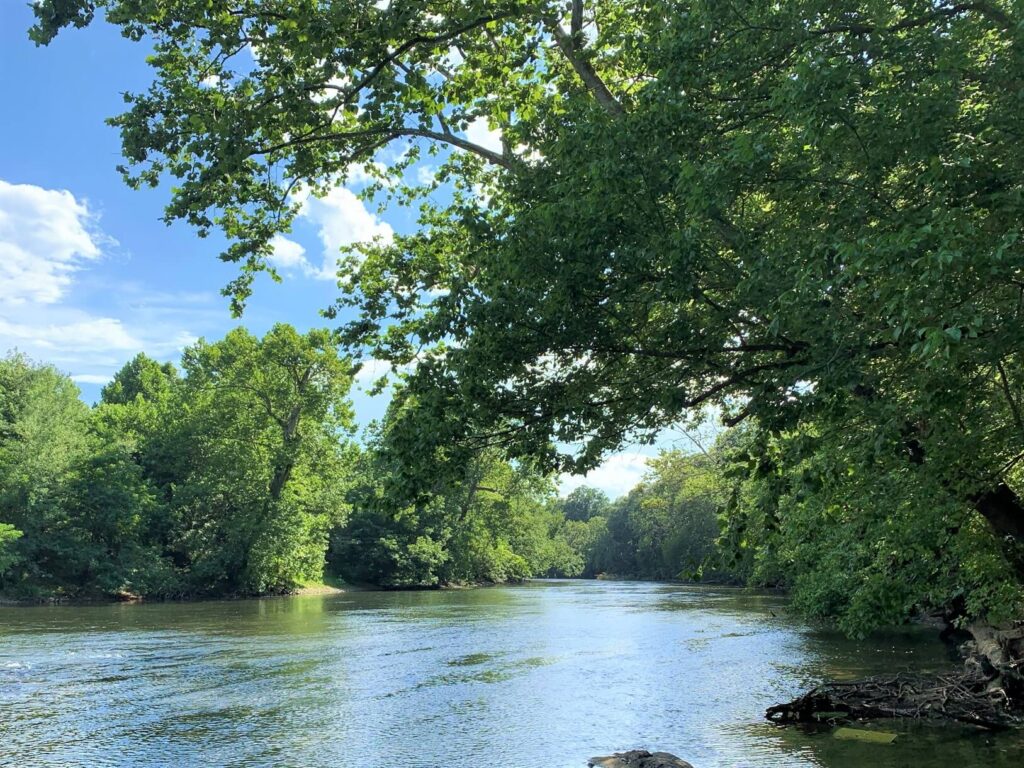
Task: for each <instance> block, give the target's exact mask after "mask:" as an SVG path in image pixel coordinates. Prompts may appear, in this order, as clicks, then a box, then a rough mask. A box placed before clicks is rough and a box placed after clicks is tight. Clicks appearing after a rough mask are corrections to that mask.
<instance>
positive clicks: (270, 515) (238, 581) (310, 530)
mask: <svg viewBox="0 0 1024 768" xmlns="http://www.w3.org/2000/svg"><path fill="white" fill-rule="evenodd" d="M182 366H183V369H184V372H185V377H184V380H183V382H182V386H181V387H180V390H179V398H180V399H179V400H178V401H177V402H176V403H175V406H176V408H177V409H178V410H179V412H180V413H181V414H183V415H182V423H181V425H180V426H179V428H178V429H179V432H178V435H179V437H178V439H179V440H180V441H182V444H181V445H180V449H181V451H183V453H184V457H185V459H186V463H185V464H184V466H183V467H182V477H181V478H180V479H179V480H178V485H177V487H176V488H175V489H174V493H173V499H172V505H173V509H174V513H175V515H176V517H177V518H178V523H177V526H178V528H177V536H178V541H177V543H176V547H175V548H176V549H177V550H178V552H179V556H180V557H181V558H183V560H185V561H187V563H188V564H189V569H190V579H191V580H192V582H193V584H194V587H195V588H196V589H199V590H201V591H206V592H223V591H237V592H245V593H264V592H272V591H281V590H287V589H289V588H292V587H294V586H295V585H296V584H297V583H299V582H301V581H304V580H310V579H317V578H319V577H320V576H321V575H322V573H323V567H324V553H325V551H326V547H327V535H328V531H329V529H330V527H331V526H332V525H333V524H336V523H338V522H340V520H341V518H342V517H343V515H344V510H345V508H344V505H343V501H342V494H343V491H344V484H343V480H344V465H345V460H344V458H345V456H344V453H345V451H344V446H343V443H342V438H343V437H344V434H345V433H346V432H347V431H349V430H350V429H351V426H352V413H351V407H350V404H349V402H348V400H347V393H348V389H349V386H350V383H351V377H350V376H349V373H348V371H349V366H348V364H347V363H346V362H345V361H344V360H342V359H341V358H339V357H338V354H337V349H336V347H335V345H334V342H333V341H332V337H331V334H329V333H327V332H326V331H318V330H314V331H310V332H309V333H307V334H304V335H303V334H299V333H298V332H296V331H295V329H294V328H292V327H291V326H287V325H275V326H274V327H273V328H272V329H271V330H270V331H269V332H268V333H267V334H266V335H265V336H264V337H263V338H262V339H259V338H256V337H255V336H253V335H251V334H250V333H248V332H247V331H245V330H244V329H241V328H239V329H236V330H234V331H231V332H230V333H229V334H228V335H227V336H226V337H225V338H224V339H223V340H221V341H218V342H214V343H208V342H205V341H200V342H198V343H197V344H195V345H194V346H192V347H190V348H188V349H187V350H186V351H185V354H184V357H183V362H182Z"/></svg>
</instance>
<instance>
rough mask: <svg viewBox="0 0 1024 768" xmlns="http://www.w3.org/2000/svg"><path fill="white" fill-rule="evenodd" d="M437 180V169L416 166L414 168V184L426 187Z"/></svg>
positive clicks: (428, 166)
mask: <svg viewBox="0 0 1024 768" xmlns="http://www.w3.org/2000/svg"><path fill="white" fill-rule="evenodd" d="M436 178H437V168H435V167H434V166H432V165H425V164H424V165H417V166H416V182H417V183H418V184H422V185H423V186H427V185H428V184H433V183H434V181H435V180H436Z"/></svg>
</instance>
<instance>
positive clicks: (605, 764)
mask: <svg viewBox="0 0 1024 768" xmlns="http://www.w3.org/2000/svg"><path fill="white" fill-rule="evenodd" d="M587 765H589V766H590V767H591V768H693V766H692V765H690V764H689V763H688V762H686V761H685V760H683V759H681V758H678V757H676V756H675V755H670V754H669V753H668V752H648V751H647V750H646V749H631V750H630V751H629V752H616V753H615V754H614V755H609V756H608V757H592V758H590V760H589V761H588V762H587Z"/></svg>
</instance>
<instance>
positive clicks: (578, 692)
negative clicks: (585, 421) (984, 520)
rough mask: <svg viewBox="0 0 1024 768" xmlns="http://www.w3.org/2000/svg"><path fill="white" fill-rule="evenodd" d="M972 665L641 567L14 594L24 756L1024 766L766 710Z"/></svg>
mask: <svg viewBox="0 0 1024 768" xmlns="http://www.w3.org/2000/svg"><path fill="white" fill-rule="evenodd" d="M950 663H951V662H950V660H949V659H948V657H947V653H946V650H945V649H944V647H943V646H942V645H940V644H939V643H938V642H937V641H936V640H935V639H934V638H933V633H932V634H929V633H927V632H925V631H923V630H922V631H916V632H915V631H907V632H902V633H898V634H893V635H890V636H887V637H884V638H875V639H874V640H872V641H870V642H865V643H854V642H851V641H848V640H844V639H843V638H841V637H837V636H835V635H832V634H824V633H821V632H815V631H811V630H809V629H808V628H807V627H806V626H804V625H803V624H801V623H800V622H798V621H796V620H794V619H792V618H788V617H786V615H785V613H784V602H783V601H782V600H781V599H780V598H777V597H771V596H759V595H751V594H748V593H744V592H740V591H733V590H727V589H714V588H701V587H682V586H668V585H661V584H651V583H636V582H632V583H627V582H536V583H530V584H527V585H524V586H518V587H502V588H492V589H478V590H466V591H451V592H406V593H384V592H353V593H347V594H343V595H335V596H326V597H323V596H318V597H292V598H278V599H270V600H255V601H237V602H209V603H187V604H183V603H170V604H143V605H103V606H85V607H66V606H53V607H39V608H15V607H7V608H0V765H8V764H10V765H17V766H20V767H22V768H28V767H29V766H57V765H60V766H109V765H126V766H127V765H131V766H193V765H194V766H207V765H223V766H325V767H326V766H331V767H332V768H333V767H336V766H346V767H348V766H359V767H360V768H378V767H380V768H384V767H385V766H387V767H389V768H390V767H392V766H402V767H403V768H435V767H437V768H441V767H442V766H443V767H444V768H471V767H472V768H480V767H481V766H493V767H494V768H563V767H565V768H569V767H570V766H575V767H576V768H581V767H582V766H584V765H585V764H586V758H587V757H588V756H590V755H595V754H606V753H608V752H611V751H615V750H619V749H627V748H634V747H647V748H650V749H664V750H668V751H671V752H675V753H676V754H678V755H680V756H682V757H685V758H686V759H688V760H690V761H691V762H693V763H694V765H695V766H697V768H716V767H724V766H758V767H759V768H760V767H762V766H780V767H781V766H827V767H828V768H853V767H854V766H869V765H870V766H881V767H883V768H888V767H892V768H895V767H896V766H899V767H900V768H915V767H916V766H922V767H923V766H935V765H948V764H952V765H956V766H957V768H974V767H975V766H995V767H996V768H1000V767H1002V766H1015V768H1019V767H1020V766H1021V765H1024V738H1022V737H1021V736H1019V735H1001V736H991V735H985V734H978V733H972V732H969V731H965V730H961V729H958V728H951V727H941V728H935V727H932V728H921V727H917V728H910V729H906V728H903V729H900V730H901V736H900V739H899V741H898V742H897V743H896V744H894V745H888V746H886V745H876V744H860V743H856V742H848V741H839V740H836V739H835V738H833V737H832V735H831V734H830V733H829V732H828V730H823V731H820V732H816V733H814V732H806V731H798V730H792V729H781V728H777V727H775V726H772V725H770V724H768V723H766V722H764V721H763V720H762V716H763V712H764V709H765V707H767V706H769V705H770V704H773V703H777V702H779V701H781V700H785V699H788V698H792V697H793V696H794V695H795V694H797V693H799V692H801V691H802V690H803V689H804V688H806V687H807V686H809V685H811V684H812V683H814V682H815V681H817V680H820V679H823V678H844V677H854V676H859V675H863V674H867V673H872V672H878V671H891V670H897V669H934V668H941V667H944V666H947V665H949V664H950ZM885 727H887V728H892V727H893V726H892V725H891V724H886V726H885Z"/></svg>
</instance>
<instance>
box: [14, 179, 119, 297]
mask: <svg viewBox="0 0 1024 768" xmlns="http://www.w3.org/2000/svg"><path fill="white" fill-rule="evenodd" d="M103 241H104V238H103V236H102V235H100V234H99V233H98V232H97V231H96V229H95V227H94V217H93V216H92V214H90V212H89V209H88V207H87V206H86V204H85V203H84V202H80V201H78V200H76V199H75V196H74V195H72V194H71V193H70V192H68V191H67V190H57V189H43V188H42V187H37V186H34V185H32V184H10V183H8V182H6V181H3V180H2V179H0V304H24V303H27V302H34V303H40V304H53V303H55V302H57V301H59V300H60V299H61V297H62V296H64V294H65V292H66V291H67V289H68V286H69V285H70V284H71V279H72V275H73V274H74V273H75V272H76V271H78V270H79V269H81V268H82V267H83V266H84V265H85V264H86V263H88V262H90V261H93V260H95V259H98V258H99V257H100V254H101V250H100V246H101V244H102V243H103Z"/></svg>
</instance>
